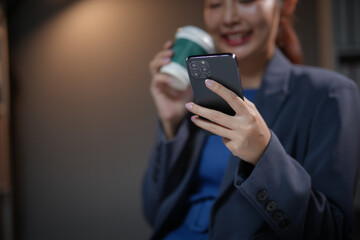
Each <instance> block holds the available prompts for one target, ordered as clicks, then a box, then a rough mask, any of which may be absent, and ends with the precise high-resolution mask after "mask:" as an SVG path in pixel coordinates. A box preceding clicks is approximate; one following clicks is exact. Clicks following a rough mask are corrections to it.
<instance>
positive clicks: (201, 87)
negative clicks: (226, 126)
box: [186, 53, 244, 115]
mask: <svg viewBox="0 0 360 240" xmlns="http://www.w3.org/2000/svg"><path fill="white" fill-rule="evenodd" d="M186 67H187V72H188V75H189V79H190V84H191V87H192V90H193V93H194V102H195V103H196V104H198V105H200V106H203V107H206V108H210V109H213V110H217V111H221V112H223V113H226V114H229V115H235V111H234V110H233V109H232V108H231V107H230V105H229V104H228V103H227V102H226V101H225V100H224V99H222V98H221V97H220V96H219V95H217V94H216V93H214V92H212V91H211V90H210V89H208V88H207V87H206V85H205V79H212V80H215V81H216V82H218V83H220V84H222V85H223V86H224V87H226V88H228V89H229V90H231V91H233V92H234V93H236V94H237V95H238V96H239V97H240V98H241V99H243V100H244V96H243V90H242V86H241V79H240V72H239V68H238V64H237V60H236V56H235V54H232V53H217V54H208V55H194V56H189V57H188V58H187V59H186Z"/></svg>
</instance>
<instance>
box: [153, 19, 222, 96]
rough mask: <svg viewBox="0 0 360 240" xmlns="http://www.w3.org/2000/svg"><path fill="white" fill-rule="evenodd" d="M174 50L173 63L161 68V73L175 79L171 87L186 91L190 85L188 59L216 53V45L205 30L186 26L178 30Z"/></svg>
mask: <svg viewBox="0 0 360 240" xmlns="http://www.w3.org/2000/svg"><path fill="white" fill-rule="evenodd" d="M172 49H173V51H174V55H173V57H172V59H171V62H170V63H168V64H166V65H164V66H163V67H161V69H160V72H162V73H166V74H169V75H171V76H172V77H173V79H174V81H173V82H172V83H171V87H173V88H175V89H178V90H185V89H186V88H187V87H188V86H189V84H190V81H189V76H188V73H187V71H186V63H185V60H186V58H187V57H188V56H191V55H203V54H211V53H214V52H215V45H214V42H213V40H212V38H211V36H210V35H209V34H208V33H207V32H205V31H204V30H202V29H200V28H198V27H195V26H184V27H181V28H179V29H178V30H177V32H176V34H175V43H174V45H173V48H172Z"/></svg>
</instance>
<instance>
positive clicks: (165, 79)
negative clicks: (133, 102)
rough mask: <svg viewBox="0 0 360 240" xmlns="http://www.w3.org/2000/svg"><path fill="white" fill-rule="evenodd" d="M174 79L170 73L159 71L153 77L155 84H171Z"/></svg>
mask: <svg viewBox="0 0 360 240" xmlns="http://www.w3.org/2000/svg"><path fill="white" fill-rule="evenodd" d="M172 81H173V79H172V77H171V76H170V75H168V74H162V73H158V74H156V75H155V76H154V77H153V81H152V83H153V84H155V85H156V84H166V85H170V84H171V83H172Z"/></svg>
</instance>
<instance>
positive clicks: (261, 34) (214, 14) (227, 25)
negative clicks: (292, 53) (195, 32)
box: [204, 0, 280, 61]
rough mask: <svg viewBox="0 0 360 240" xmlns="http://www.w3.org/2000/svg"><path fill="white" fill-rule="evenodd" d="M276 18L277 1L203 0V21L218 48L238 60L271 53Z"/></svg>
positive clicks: (277, 11)
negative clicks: (233, 54) (233, 55)
mask: <svg viewBox="0 0 360 240" xmlns="http://www.w3.org/2000/svg"><path fill="white" fill-rule="evenodd" d="M279 18H280V0H204V23H205V26H206V28H207V31H208V32H209V33H210V34H211V35H212V37H213V38H214V41H215V44H216V47H217V49H218V51H220V52H230V53H235V55H236V57H237V59H238V61H243V60H245V61H246V60H249V59H253V58H254V57H255V58H257V57H259V56H260V57H268V56H269V55H270V54H271V53H272V51H273V49H274V48H275V40H276V34H277V30H278V25H279Z"/></svg>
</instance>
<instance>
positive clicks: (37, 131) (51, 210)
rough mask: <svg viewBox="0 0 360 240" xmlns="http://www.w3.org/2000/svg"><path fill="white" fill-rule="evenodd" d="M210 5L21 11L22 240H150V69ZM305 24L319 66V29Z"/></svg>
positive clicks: (14, 58) (18, 131)
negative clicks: (145, 183)
mask: <svg viewBox="0 0 360 240" xmlns="http://www.w3.org/2000/svg"><path fill="white" fill-rule="evenodd" d="M15 2H16V1H15ZM300 2H302V5H300V10H299V11H300V12H301V11H302V12H303V13H304V14H305V13H308V12H309V11H310V12H311V11H313V9H312V8H310V9H308V12H306V11H304V10H301V9H304V6H306V5H305V4H306V2H308V3H310V4H311V2H312V1H311V0H308V1H305V0H303V1H300ZM311 7H313V6H311ZM201 9H202V1H193V0H184V1H168V0H152V1H147V0H131V1H129V0H128V1H126V0H113V1H111V0H97V1H95V0H94V1H72V0H52V1H43V0H29V1H24V0H22V1H18V2H17V3H16V4H14V5H12V8H11V11H10V14H11V16H10V26H11V29H10V31H11V32H10V34H11V66H12V68H11V71H12V75H11V76H12V79H11V81H12V93H13V96H12V101H13V152H14V172H15V186H16V189H15V190H16V191H15V193H16V195H15V198H16V225H15V226H16V239H21V240H25V239H26V240H49V239H51V240H57V239H61V240H63V239H67V240H72V239H74V240H75V239H76V240H79V239H87V240H91V239H94V240H95V239H106V240H111V239H117V240H118V239H147V238H148V237H149V234H150V228H149V227H148V226H147V224H146V223H145V221H144V219H143V217H142V213H141V198H140V185H141V178H142V174H143V171H144V169H145V167H146V163H147V157H148V155H149V152H150V149H151V145H152V140H153V135H154V131H155V126H156V115H155V109H154V106H153V104H152V100H151V96H150V93H149V83H150V75H149V73H148V62H149V61H150V60H151V58H152V57H153V55H154V54H155V53H157V52H158V50H159V49H161V47H162V45H163V43H164V42H165V40H167V39H171V38H172V37H173V34H174V31H175V30H176V28H177V27H179V26H182V25H187V24H194V25H198V26H202V10H201ZM299 18H301V16H300V17H299ZM296 24H297V26H298V28H300V30H302V32H304V33H305V34H304V36H305V37H303V38H302V39H304V40H305V41H304V40H302V41H304V42H305V43H310V44H307V46H304V50H305V56H306V59H305V60H307V59H308V60H307V62H308V63H310V64H316V56H313V55H311V54H313V53H314V51H313V49H314V48H315V47H314V46H313V43H314V42H315V41H314V37H315V36H314V35H313V38H311V36H312V35H311V34H309V32H310V33H312V32H314V28H315V26H314V25H313V24H310V26H305V25H303V24H302V22H301V21H296ZM300 32H301V31H300Z"/></svg>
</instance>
